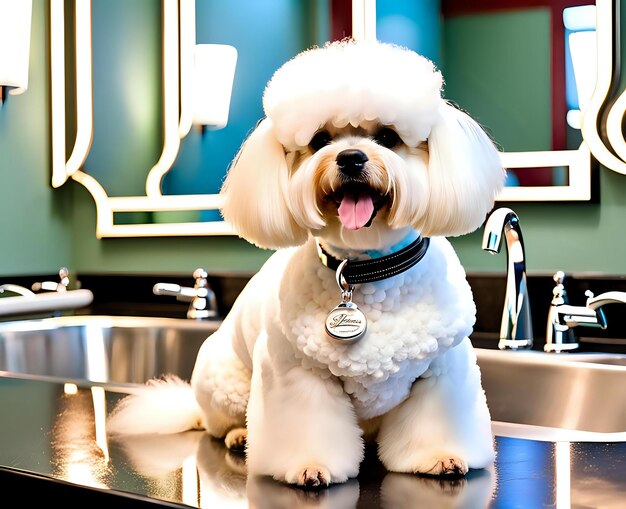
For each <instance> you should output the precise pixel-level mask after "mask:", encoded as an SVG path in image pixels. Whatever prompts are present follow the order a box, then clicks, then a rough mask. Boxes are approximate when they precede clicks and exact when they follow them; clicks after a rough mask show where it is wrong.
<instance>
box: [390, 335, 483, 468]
mask: <svg viewBox="0 0 626 509" xmlns="http://www.w3.org/2000/svg"><path fill="white" fill-rule="evenodd" d="M433 372H434V373H433V375H432V376H429V377H428V378H423V379H418V380H416V381H415V383H414V384H413V387H412V389H411V393H410V395H409V398H408V399H407V400H405V401H404V402H403V403H402V404H400V405H399V406H398V407H396V408H394V409H393V410H391V411H390V412H389V413H388V414H386V415H385V416H384V417H383V421H382V423H381V428H380V432H379V435H378V446H379V457H380V459H381V461H382V462H383V463H384V465H385V466H386V467H387V468H388V469H389V470H391V471H393V472H412V473H421V474H429V475H464V474H465V473H467V471H468V469H469V468H484V467H487V466H489V465H490V464H491V463H492V461H493V459H494V449H493V436H492V434H491V422H490V416H489V410H488V408H487V402H486V399H485V393H484V391H483V389H482V386H481V383H480V370H479V369H478V366H477V365H476V356H475V354H474V352H473V350H472V346H471V343H470V342H469V339H465V340H464V341H463V342H462V343H461V344H459V345H458V346H457V347H455V348H453V349H452V350H450V351H448V352H447V353H445V354H444V357H442V358H441V359H439V361H438V366H437V367H435V368H434V369H433Z"/></svg>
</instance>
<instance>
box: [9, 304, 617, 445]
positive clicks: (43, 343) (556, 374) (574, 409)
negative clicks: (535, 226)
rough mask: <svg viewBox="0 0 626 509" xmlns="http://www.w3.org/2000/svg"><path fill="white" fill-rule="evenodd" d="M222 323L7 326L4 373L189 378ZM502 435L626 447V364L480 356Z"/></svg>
mask: <svg viewBox="0 0 626 509" xmlns="http://www.w3.org/2000/svg"><path fill="white" fill-rule="evenodd" d="M220 323H221V322H219V321H216V322H211V321H193V320H183V319H169V318H143V317H142V318H140V317H116V316H72V317H60V318H47V319H42V320H23V321H16V322H6V323H0V372H1V371H4V372H7V373H9V374H11V375H17V376H23V377H35V378H46V379H53V380H57V381H64V382H65V381H72V380H79V381H87V382H96V383H106V384H142V383H144V382H145V381H147V380H149V379H150V378H153V377H158V376H161V375H163V374H166V373H174V374H177V375H179V376H181V377H182V378H185V379H189V378H190V377H191V372H192V370H193V366H194V363H195V358H196V355H197V352H198V349H199V348H200V346H201V345H202V343H203V341H204V340H205V339H206V338H207V337H208V336H209V335H211V334H212V333H213V332H215V330H216V329H217V327H218V326H219V325H220ZM476 354H477V357H478V363H479V365H480V367H481V372H482V380H483V387H484V389H485V392H486V394H487V401H488V403H489V408H490V411H491V417H492V420H493V431H494V433H495V434H497V435H503V436H514V437H521V438H532V439H537V440H554V441H559V440H564V441H626V356H625V355H612V354H547V353H543V352H535V351H516V352H513V351H499V350H488V349H481V348H477V349H476Z"/></svg>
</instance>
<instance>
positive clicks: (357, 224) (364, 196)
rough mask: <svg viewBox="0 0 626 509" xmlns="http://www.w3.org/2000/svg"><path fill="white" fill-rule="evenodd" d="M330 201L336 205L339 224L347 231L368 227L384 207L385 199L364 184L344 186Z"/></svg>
mask: <svg viewBox="0 0 626 509" xmlns="http://www.w3.org/2000/svg"><path fill="white" fill-rule="evenodd" d="M331 199H332V200H333V201H334V202H335V203H336V204H337V212H338V213H339V220H340V221H341V224H342V225H343V226H344V227H345V228H348V229H349V230H358V229H360V228H365V227H368V226H370V225H371V224H372V221H373V220H374V218H375V217H376V213H377V212H378V211H379V210H380V209H381V207H382V206H383V205H384V203H385V200H386V197H385V196H383V195H382V194H380V192H378V191H376V190H375V189H372V188H371V187H369V186H368V185H366V184H361V183H349V184H344V185H343V186H342V187H341V188H340V189H339V190H338V191H337V192H336V193H334V194H333V195H332V197H331Z"/></svg>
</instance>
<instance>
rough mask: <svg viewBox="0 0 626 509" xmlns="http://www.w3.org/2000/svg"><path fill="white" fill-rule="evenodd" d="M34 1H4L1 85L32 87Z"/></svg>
mask: <svg viewBox="0 0 626 509" xmlns="http://www.w3.org/2000/svg"><path fill="white" fill-rule="evenodd" d="M32 10H33V2H32V0H0V86H6V87H10V88H11V90H10V93H11V94H21V93H22V92H24V91H25V90H26V89H27V88H28V61H29V55H30V25H31V17H32Z"/></svg>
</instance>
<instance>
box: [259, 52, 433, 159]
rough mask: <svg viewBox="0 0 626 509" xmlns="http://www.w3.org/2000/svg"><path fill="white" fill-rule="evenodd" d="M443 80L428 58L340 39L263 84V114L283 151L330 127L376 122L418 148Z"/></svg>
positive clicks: (425, 135)
mask: <svg viewBox="0 0 626 509" xmlns="http://www.w3.org/2000/svg"><path fill="white" fill-rule="evenodd" d="M442 85H443V79H442V77H441V73H440V72H439V71H438V70H437V69H436V68H435V65H434V64H433V63H432V62H431V61H430V60H428V59H427V58H425V57H423V56H421V55H418V54H417V53H415V52H414V51H411V50H409V49H407V48H403V47H400V46H396V45H392V44H387V43H382V42H376V41H353V40H344V41H338V42H333V43H328V44H326V45H325V46H323V47H316V48H312V49H309V50H306V51H304V52H302V53H300V54H298V55H296V56H295V57H294V58H293V59H291V60H289V61H288V62H287V63H285V64H284V65H283V66H282V67H281V68H280V69H278V70H277V71H276V73H275V74H274V76H273V77H272V79H271V80H270V82H269V83H268V85H267V87H266V89H265V93H264V96H263V107H264V110H265V114H266V115H267V117H268V118H269V119H270V120H271V121H272V124H273V125H274V129H275V132H276V136H277V138H278V140H279V141H280V142H281V143H282V144H283V145H284V146H285V147H287V148H295V147H298V146H300V147H302V146H306V145H308V143H309V141H310V140H311V138H312V137H313V135H314V134H315V132H316V131H317V130H318V129H319V128H320V127H321V126H323V125H324V124H326V123H327V122H332V123H333V124H334V125H335V126H337V127H344V126H346V125H348V124H353V125H358V124H359V123H361V122H362V121H363V120H378V121H379V122H381V123H382V124H386V125H393V126H395V128H396V130H397V131H398V134H399V135H400V137H401V138H402V140H403V141H404V142H405V143H406V144H407V145H409V146H417V145H418V144H419V143H420V142H421V141H424V140H425V139H427V138H428V136H429V134H430V130H431V128H432V126H433V124H434V123H435V121H436V119H437V115H438V110H439V106H440V104H441V103H442V101H443V99H442V98H441V89H442Z"/></svg>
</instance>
